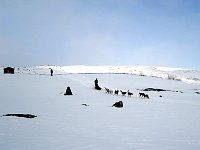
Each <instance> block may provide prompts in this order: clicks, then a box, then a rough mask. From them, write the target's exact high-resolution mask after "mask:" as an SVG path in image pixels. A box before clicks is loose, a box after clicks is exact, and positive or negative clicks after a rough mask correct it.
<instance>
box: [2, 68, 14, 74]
mask: <svg viewBox="0 0 200 150" xmlns="http://www.w3.org/2000/svg"><path fill="white" fill-rule="evenodd" d="M14 73H15V69H14V68H11V67H7V68H4V74H14Z"/></svg>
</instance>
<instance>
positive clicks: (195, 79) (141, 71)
mask: <svg viewBox="0 0 200 150" xmlns="http://www.w3.org/2000/svg"><path fill="white" fill-rule="evenodd" d="M50 68H52V69H53V70H54V74H68V73H98V74H100V73H104V74H107V73H110V74H134V75H140V76H151V77H158V78H164V79H172V80H177V81H182V82H185V83H189V84H200V70H194V69H182V68H170V67H154V66H81V65H80V66H36V67H16V68H15V70H16V72H17V73H23V74H40V75H42V74H43V75H44V74H49V72H50V71H49V69H50ZM2 71H3V67H1V73H2Z"/></svg>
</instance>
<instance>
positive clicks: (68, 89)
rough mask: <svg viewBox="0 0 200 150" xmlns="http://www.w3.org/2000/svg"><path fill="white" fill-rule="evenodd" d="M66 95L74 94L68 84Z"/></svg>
mask: <svg viewBox="0 0 200 150" xmlns="http://www.w3.org/2000/svg"><path fill="white" fill-rule="evenodd" d="M64 95H73V94H72V91H71V89H70V87H69V86H68V87H67V89H66V92H65V94H64Z"/></svg>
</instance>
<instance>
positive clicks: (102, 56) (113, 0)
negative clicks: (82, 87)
mask: <svg viewBox="0 0 200 150" xmlns="http://www.w3.org/2000/svg"><path fill="white" fill-rule="evenodd" d="M199 48H200V1H199V0H34V1H32V0H0V65H4V66H8V65H9V66H34V65H47V64H49V65H137V64H138V65H155V66H170V67H183V68H197V69H200V61H199V56H200V49H199Z"/></svg>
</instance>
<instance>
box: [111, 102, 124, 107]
mask: <svg viewBox="0 0 200 150" xmlns="http://www.w3.org/2000/svg"><path fill="white" fill-rule="evenodd" d="M113 106H115V107H117V108H122V107H123V102H122V101H119V102H116V103H114V104H113V105H112V107H113Z"/></svg>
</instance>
